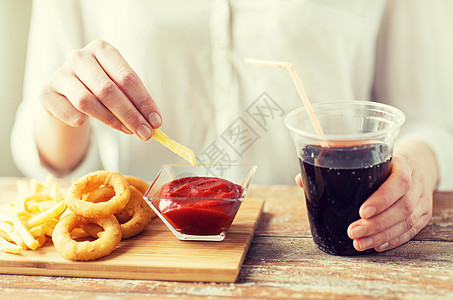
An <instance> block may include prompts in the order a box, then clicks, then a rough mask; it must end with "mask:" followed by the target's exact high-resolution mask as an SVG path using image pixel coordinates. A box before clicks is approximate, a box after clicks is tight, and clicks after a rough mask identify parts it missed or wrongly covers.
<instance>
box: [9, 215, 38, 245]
mask: <svg viewBox="0 0 453 300" xmlns="http://www.w3.org/2000/svg"><path fill="white" fill-rule="evenodd" d="M13 227H14V230H15V231H17V233H18V234H19V235H20V237H21V238H22V239H23V240H24V243H25V245H27V247H28V248H30V249H32V250H35V249H36V248H38V247H39V242H38V241H37V240H36V239H35V237H34V236H33V235H32V234H31V233H30V231H29V230H28V228H27V227H25V224H24V223H22V221H21V220H20V219H19V218H18V217H14V218H13Z"/></svg>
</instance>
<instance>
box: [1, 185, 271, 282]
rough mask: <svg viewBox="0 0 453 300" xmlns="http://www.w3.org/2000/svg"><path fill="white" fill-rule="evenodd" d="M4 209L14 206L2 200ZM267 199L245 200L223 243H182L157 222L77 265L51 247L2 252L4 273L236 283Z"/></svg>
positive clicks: (155, 219)
mask: <svg viewBox="0 0 453 300" xmlns="http://www.w3.org/2000/svg"><path fill="white" fill-rule="evenodd" d="M4 195H5V194H3V195H1V194H0V203H1V202H3V201H10V199H9V200H6V199H3V197H2V196H4ZM263 203H264V200H263V199H259V198H253V199H252V198H250V199H245V200H244V202H243V204H242V205H241V208H240V209H239V211H238V214H237V215H236V218H235V220H234V222H233V224H232V225H231V228H230V230H229V232H228V235H227V237H226V238H225V240H223V241H222V242H191V241H180V240H178V239H177V238H176V237H175V236H174V235H173V234H172V233H171V232H170V230H169V229H168V228H167V227H166V226H165V225H164V224H163V223H162V221H161V220H160V219H159V218H158V217H155V218H154V219H153V220H152V221H151V223H150V224H149V225H148V227H147V228H146V229H145V231H144V232H142V233H141V234H140V235H139V236H136V237H133V238H131V239H129V240H124V241H121V242H120V244H119V245H118V247H117V249H116V250H115V251H114V252H112V253H111V254H110V255H108V256H106V257H104V258H101V259H99V260H96V261H89V262H73V261H68V260H66V259H64V258H63V257H61V255H60V254H59V253H58V252H57V251H56V249H55V247H54V246H53V244H52V242H51V241H48V242H47V243H46V244H45V245H44V246H43V247H42V248H40V249H38V250H36V251H33V250H24V251H22V253H21V254H19V255H17V254H9V253H4V252H2V251H0V273H5V274H24V275H52V276H75V277H96V278H124V279H152V280H174V281H202V282H234V281H236V278H237V276H238V274H239V271H240V269H241V266H242V262H243V260H244V257H245V254H246V253H247V250H248V248H249V246H250V243H251V240H252V237H253V233H254V230H255V227H256V225H257V223H258V220H259V217H260V215H261V212H262V208H263Z"/></svg>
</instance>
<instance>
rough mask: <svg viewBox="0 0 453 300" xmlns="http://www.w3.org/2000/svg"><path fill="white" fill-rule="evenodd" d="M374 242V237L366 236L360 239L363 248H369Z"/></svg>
mask: <svg viewBox="0 0 453 300" xmlns="http://www.w3.org/2000/svg"><path fill="white" fill-rule="evenodd" d="M372 244H373V239H372V238H364V239H361V240H360V246H361V248H362V249H364V250H365V249H367V248H369V247H370V246H371V245H372Z"/></svg>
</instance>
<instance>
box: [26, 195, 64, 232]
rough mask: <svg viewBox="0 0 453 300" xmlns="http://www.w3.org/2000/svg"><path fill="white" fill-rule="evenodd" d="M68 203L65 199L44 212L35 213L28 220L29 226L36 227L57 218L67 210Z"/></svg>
mask: <svg viewBox="0 0 453 300" xmlns="http://www.w3.org/2000/svg"><path fill="white" fill-rule="evenodd" d="M65 208H66V204H65V202H64V201H61V202H58V203H57V204H55V205H54V206H52V207H51V208H49V209H47V210H45V211H43V212H42V213H40V214H38V215H35V216H33V217H31V218H30V219H28V221H27V222H26V225H27V227H29V228H30V227H35V226H37V225H40V224H43V223H45V222H47V221H50V220H51V219H53V218H56V217H58V216H60V215H61V213H62V212H63V211H64V210H65Z"/></svg>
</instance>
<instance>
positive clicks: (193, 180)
mask: <svg viewBox="0 0 453 300" xmlns="http://www.w3.org/2000/svg"><path fill="white" fill-rule="evenodd" d="M243 191H244V189H243V188H242V187H241V186H240V185H237V184H234V183H232V182H230V181H228V180H225V179H222V178H217V177H184V178H181V179H177V180H173V181H171V182H169V183H167V184H165V185H164V186H163V187H162V190H161V192H160V197H162V199H161V200H160V202H159V210H160V211H161V213H162V215H163V216H164V217H165V219H167V221H168V222H170V224H171V225H172V226H173V227H174V228H175V229H176V230H177V231H179V232H181V233H183V234H190V235H218V234H220V233H222V232H225V231H226V230H227V229H228V228H229V227H230V225H231V223H232V222H233V219H234V215H235V213H236V211H237V208H238V207H236V206H235V204H236V203H237V202H238V201H237V199H238V198H240V197H241V196H242V193H243ZM165 198H168V199H165ZM201 198H204V199H201ZM217 199H219V200H217ZM222 199H224V200H222ZM234 200H236V201H234Z"/></svg>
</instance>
